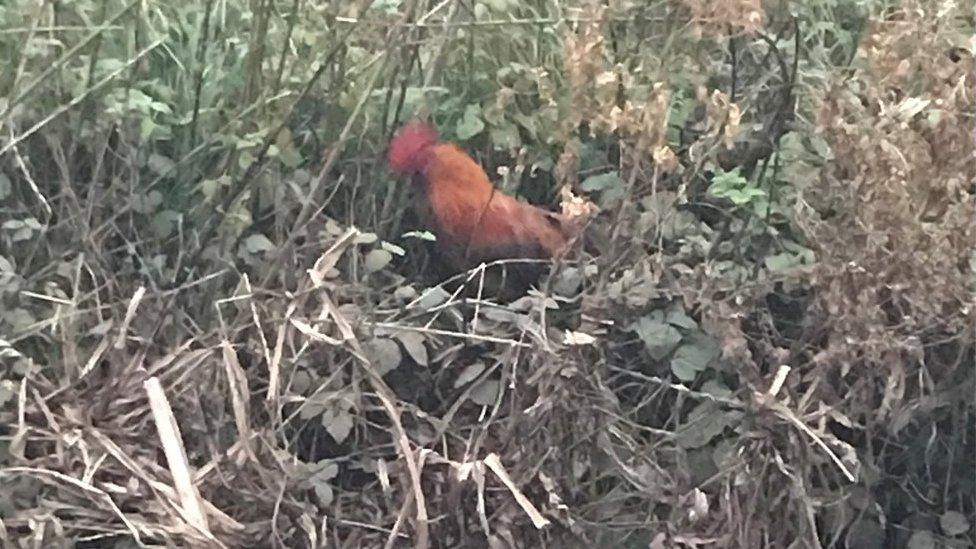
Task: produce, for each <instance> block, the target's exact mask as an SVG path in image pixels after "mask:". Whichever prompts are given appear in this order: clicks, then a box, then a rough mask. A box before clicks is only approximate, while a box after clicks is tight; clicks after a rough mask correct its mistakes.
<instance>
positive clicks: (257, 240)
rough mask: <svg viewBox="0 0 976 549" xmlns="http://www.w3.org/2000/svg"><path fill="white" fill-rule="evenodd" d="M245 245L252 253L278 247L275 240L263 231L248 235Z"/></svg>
mask: <svg viewBox="0 0 976 549" xmlns="http://www.w3.org/2000/svg"><path fill="white" fill-rule="evenodd" d="M244 247H245V248H246V249H247V251H248V252H250V253H252V254H256V253H258V252H267V251H270V250H274V249H275V248H277V246H275V245H274V242H272V241H271V240H270V239H269V238H268V237H266V236H264V235H263V234H261V233H255V234H252V235H251V236H249V237H247V239H245V240H244Z"/></svg>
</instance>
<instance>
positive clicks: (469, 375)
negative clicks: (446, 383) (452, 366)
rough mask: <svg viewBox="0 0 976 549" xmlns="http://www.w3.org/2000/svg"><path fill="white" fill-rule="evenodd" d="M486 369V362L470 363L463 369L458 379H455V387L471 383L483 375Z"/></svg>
mask: <svg viewBox="0 0 976 549" xmlns="http://www.w3.org/2000/svg"><path fill="white" fill-rule="evenodd" d="M484 371H485V364H484V362H473V363H471V364H468V365H467V366H465V367H464V369H463V370H461V373H460V374H458V377H457V379H456V380H454V388H455V389H458V388H460V387H461V386H463V385H467V384H468V383H471V382H472V381H474V380H475V379H477V378H478V376H480V375H481V372H484Z"/></svg>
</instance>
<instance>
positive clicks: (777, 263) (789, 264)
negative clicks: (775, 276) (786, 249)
mask: <svg viewBox="0 0 976 549" xmlns="http://www.w3.org/2000/svg"><path fill="white" fill-rule="evenodd" d="M764 263H765V264H766V268H767V269H769V270H770V272H774V273H781V272H783V271H786V270H788V269H792V268H793V267H796V266H797V265H798V264H799V263H800V261H799V258H798V257H796V256H795V255H793V254H791V253H782V254H776V255H771V256H769V257H767V258H766V259H765V260H764Z"/></svg>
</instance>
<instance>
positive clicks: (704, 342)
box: [671, 334, 721, 381]
mask: <svg viewBox="0 0 976 549" xmlns="http://www.w3.org/2000/svg"><path fill="white" fill-rule="evenodd" d="M720 352H721V351H720V350H719V348H718V346H716V345H715V343H714V342H713V341H712V340H711V338H709V337H708V336H705V335H704V334H702V335H701V336H699V337H692V338H690V341H687V342H686V343H684V344H683V345H682V346H681V347H678V350H677V351H675V352H674V357H672V358H671V372H672V373H674V375H675V376H676V377H677V378H678V379H680V380H681V381H693V380H694V379H695V377H696V376H697V375H698V374H699V373H700V372H702V371H703V370H705V369H706V368H708V365H709V364H711V363H712V361H713V360H715V359H716V358H718V355H719V353H720Z"/></svg>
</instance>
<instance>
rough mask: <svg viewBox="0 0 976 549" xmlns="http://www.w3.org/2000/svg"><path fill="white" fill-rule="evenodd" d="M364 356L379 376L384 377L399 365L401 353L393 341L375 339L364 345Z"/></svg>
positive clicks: (381, 338)
mask: <svg viewBox="0 0 976 549" xmlns="http://www.w3.org/2000/svg"><path fill="white" fill-rule="evenodd" d="M365 347H366V349H365V350H366V355H367V356H368V357H369V360H370V362H371V363H372V365H373V368H374V369H376V372H377V373H378V374H379V375H381V376H382V375H386V373H387V372H390V371H392V370H393V369H394V368H396V367H397V366H399V365H400V361H401V360H402V359H403V353H401V352H400V346H399V345H397V344H396V342H395V341H393V340H391V339H387V338H383V337H377V338H374V339H373V340H371V341H369V342H368V343H366V346H365Z"/></svg>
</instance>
